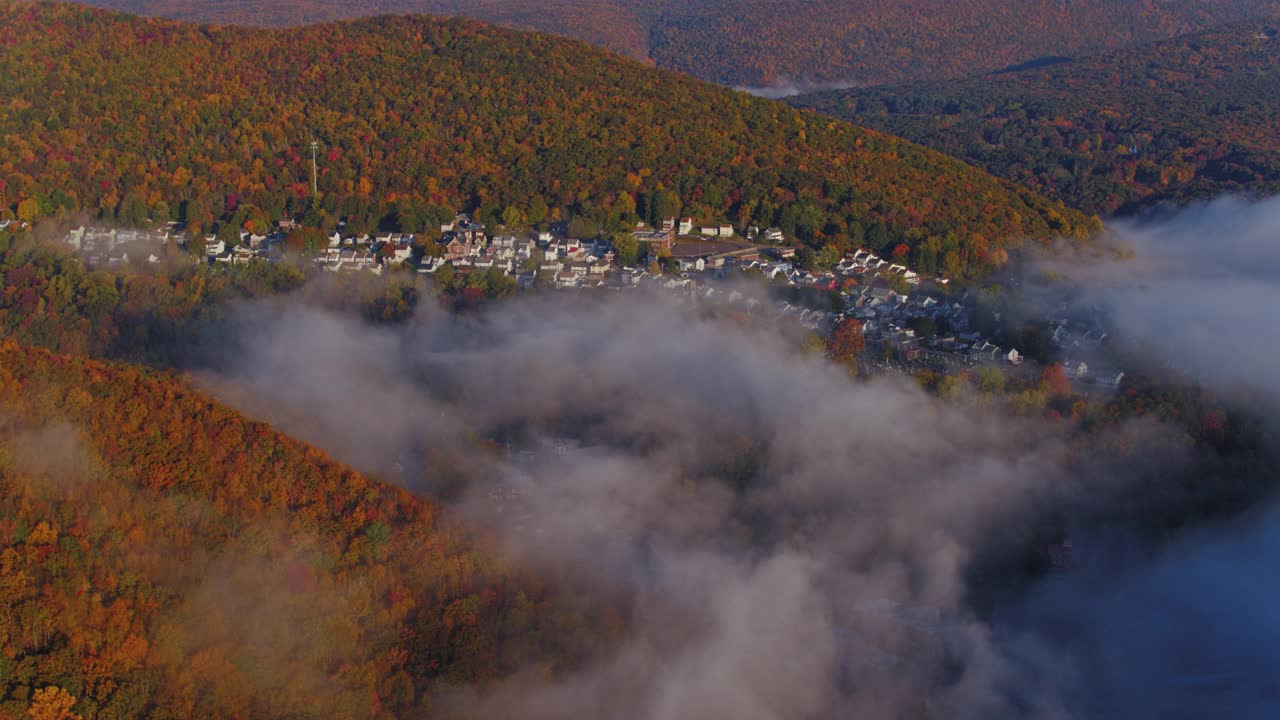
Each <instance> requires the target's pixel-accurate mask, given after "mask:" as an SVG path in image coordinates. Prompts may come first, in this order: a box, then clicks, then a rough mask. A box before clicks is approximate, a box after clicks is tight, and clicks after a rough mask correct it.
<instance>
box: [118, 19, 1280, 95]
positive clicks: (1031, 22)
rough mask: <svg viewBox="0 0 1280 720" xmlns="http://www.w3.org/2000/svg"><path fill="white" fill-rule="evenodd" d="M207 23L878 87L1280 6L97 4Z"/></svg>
mask: <svg viewBox="0 0 1280 720" xmlns="http://www.w3.org/2000/svg"><path fill="white" fill-rule="evenodd" d="M93 4H97V5H103V6H106V7H111V8H115V9H120V10H126V11H129V12H136V13H143V14H149V15H161V16H167V17H174V18H180V19H184V20H194V21H198V22H217V23H236V24H244V25H297V24H302V23H308V22H317V21H322V20H335V19H341V18H351V17H362V16H369V15H374V14H378V13H427V14H437V15H462V16H466V17H472V18H477V19H481V20H487V21H490V22H497V23H501V24H505V25H509V26H511V27H517V28H521V29H534V30H542V31H546V32H553V33H558V34H561V35H567V36H569V37H574V38H578V39H581V40H586V41H587V42H591V43H594V44H596V45H600V46H602V47H605V48H608V49H611V50H614V51H617V52H623V53H628V54H630V55H631V56H632V57H636V58H639V59H647V60H649V61H651V62H653V63H656V64H657V65H658V66H660V67H665V68H670V69H674V70H680V71H683V72H687V73H689V74H691V75H694V76H696V77H700V78H703V79H704V80H711V81H713V82H719V83H724V84H729V85H753V86H757V85H770V84H774V83H780V82H781V83H788V82H792V81H808V82H841V83H856V84H878V83H887V82H907V81H913V80H924V79H928V78H936V77H939V76H943V77H955V76H961V75H966V74H970V73H974V72H980V71H987V70H996V69H999V68H1001V67H1006V66H1010V65H1014V64H1017V63H1022V62H1026V61H1028V60H1032V59H1035V58H1038V57H1043V56H1047V55H1068V54H1071V55H1073V54H1077V53H1085V52H1096V51H1100V50H1106V49H1116V48H1122V47H1129V46H1132V45H1135V44H1138V43H1143V42H1149V41H1152V40H1156V39H1160V38H1167V37H1172V36H1174V35H1176V34H1180V33H1185V32H1191V31H1195V30H1198V29H1204V28H1207V27H1210V26H1212V25H1215V24H1219V23H1223V22H1230V21H1233V20H1240V19H1243V18H1246V17H1250V16H1252V15H1256V14H1258V13H1259V12H1265V11H1267V10H1274V9H1276V8H1277V7H1280V5H1278V4H1277V3H1276V2H1274V0H1233V1H1232V2H1207V1H1205V0H1071V1H1070V2H1065V1H1064V0H963V1H961V2H956V1H955V0H891V1H889V2H886V1H885V0H821V1H819V2H813V1H811V0H699V1H698V2H681V1H680V0H641V1H640V2H623V1H621V0H524V1H521V2H515V1H513V0H372V1H371V2H362V3H334V2H324V1H323V0H285V1H283V2H280V1H277V0H94V2H93Z"/></svg>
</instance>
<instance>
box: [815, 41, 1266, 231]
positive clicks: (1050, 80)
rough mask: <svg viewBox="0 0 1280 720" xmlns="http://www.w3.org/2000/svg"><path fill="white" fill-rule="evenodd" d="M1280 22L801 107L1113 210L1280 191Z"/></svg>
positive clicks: (827, 96)
mask: <svg viewBox="0 0 1280 720" xmlns="http://www.w3.org/2000/svg"><path fill="white" fill-rule="evenodd" d="M1277 29H1280V24H1277V20H1275V19H1273V20H1271V21H1269V22H1263V21H1250V22H1247V23H1242V24H1237V25H1232V26H1229V27H1226V28H1221V29H1217V30H1213V31H1209V32H1205V33H1200V34H1196V35H1189V36H1185V37H1180V38H1177V39H1175V40H1170V41H1166V42H1161V43H1156V44H1154V45H1150V46H1147V47H1143V48H1141V49H1138V50H1132V51H1127V52H1120V53H1112V54H1108V55H1102V56H1098V57H1094V58H1087V59H1082V60H1076V61H1063V62H1060V63H1057V64H1053V65H1049V66H1046V67H1041V68H1037V69H1030V70H1025V71H1022V72H1011V73H1002V74H999V75H994V76H983V77H974V78H969V79H965V80H956V81H950V82H937V83H922V84H918V85H909V86H903V87H885V88H872V89H866V90H848V91H840V92H831V93H820V94H815V95H810V96H803V97H799V98H796V99H794V103H795V104H797V105H799V106H801V107H807V108H813V109H816V110H819V111H822V112H825V113H830V114H834V115H838V116H841V117H844V118H848V119H851V120H853V121H855V122H858V123H862V124H866V125H870V126H873V127H877V128H880V129H882V130H885V131H888V132H892V133H895V134H899V135H902V136H904V137H908V138H910V139H912V140H915V141H917V142H922V143H924V144H926V145H929V146H931V147H934V148H937V149H939V150H942V151H944V152H947V153H950V154H953V155H956V156H958V157H962V158H964V159H966V160H969V161H970V162H973V163H976V164H978V165H980V166H982V167H985V168H986V169H988V170H990V171H991V172H993V173H996V174H997V175H1000V176H1002V177H1005V178H1006V179H1009V180H1013V181H1015V182H1018V183H1021V184H1024V185H1026V186H1028V187H1031V188H1032V189H1035V190H1037V191H1039V192H1043V193H1045V194H1047V195H1050V196H1051V197H1055V198H1057V199H1059V200H1062V201H1063V202H1065V203H1067V204H1068V205H1071V206H1073V207H1080V208H1084V209H1086V210H1088V211H1090V212H1096V213H1103V214H1109V213H1114V212H1117V211H1127V210H1136V209H1140V208H1141V207H1144V206H1147V205H1150V204H1152V203H1155V202H1160V201H1166V200H1168V201H1175V202H1185V201H1187V200H1190V199H1194V198H1204V197H1211V196H1214V195H1219V194H1221V193H1224V192H1257V193H1274V192H1276V191H1278V190H1280V73H1277V72H1276V69H1277V67H1280V37H1277Z"/></svg>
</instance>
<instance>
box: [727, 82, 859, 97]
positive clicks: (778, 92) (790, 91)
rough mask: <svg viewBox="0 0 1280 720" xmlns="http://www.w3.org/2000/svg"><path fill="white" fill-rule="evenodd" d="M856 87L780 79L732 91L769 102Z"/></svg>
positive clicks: (847, 83) (851, 84)
mask: <svg viewBox="0 0 1280 720" xmlns="http://www.w3.org/2000/svg"><path fill="white" fill-rule="evenodd" d="M858 86H859V83H857V82H854V81H852V80H835V81H826V82H819V81H816V80H790V79H786V78H780V79H778V80H775V81H774V82H771V83H769V84H768V85H739V86H737V87H735V88H734V90H737V91H739V92H744V93H748V94H750V95H755V96H756V97H762V98H768V99H770V100H781V99H782V98H788V97H793V96H795V95H807V94H809V93H819V92H829V91H832V90H848V89H849V88H853V87H858Z"/></svg>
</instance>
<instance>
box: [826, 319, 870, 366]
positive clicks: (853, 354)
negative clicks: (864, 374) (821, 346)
mask: <svg viewBox="0 0 1280 720" xmlns="http://www.w3.org/2000/svg"><path fill="white" fill-rule="evenodd" d="M866 349H867V339H866V338H865V337H864V336H863V334H862V321H861V320H855V319H853V318H849V319H846V320H841V321H840V324H838V325H836V327H835V329H834V330H832V331H831V335H830V336H829V337H828V338H827V357H830V358H831V359H832V360H835V361H837V362H843V363H851V362H853V361H855V360H856V359H857V358H858V356H859V355H861V354H862V351H864V350H866Z"/></svg>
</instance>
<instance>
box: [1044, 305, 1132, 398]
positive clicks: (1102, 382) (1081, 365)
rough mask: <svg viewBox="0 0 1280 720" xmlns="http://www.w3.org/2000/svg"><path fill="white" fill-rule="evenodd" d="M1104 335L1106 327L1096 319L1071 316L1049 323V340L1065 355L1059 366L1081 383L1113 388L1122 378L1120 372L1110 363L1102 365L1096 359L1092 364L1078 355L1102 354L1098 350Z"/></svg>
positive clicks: (1098, 355) (1097, 355)
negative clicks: (1109, 365) (1106, 365)
mask: <svg viewBox="0 0 1280 720" xmlns="http://www.w3.org/2000/svg"><path fill="white" fill-rule="evenodd" d="M1106 339H1107V332H1106V330H1104V329H1103V328H1102V326H1101V323H1100V322H1098V321H1096V320H1095V322H1092V323H1086V322H1080V321H1070V320H1055V321H1052V322H1050V323H1049V340H1050V341H1051V342H1052V343H1053V346H1054V347H1055V348H1057V350H1058V352H1059V353H1060V354H1061V355H1062V356H1063V357H1064V358H1066V359H1065V360H1063V362H1062V369H1063V371H1064V372H1065V373H1066V375H1067V377H1068V378H1070V379H1071V380H1072V381H1074V382H1076V383H1077V384H1080V385H1093V386H1096V387H1100V388H1103V389H1106V390H1115V389H1116V388H1119V387H1120V383H1121V382H1122V381H1123V380H1124V373H1123V372H1121V371H1119V370H1116V369H1115V368H1111V367H1102V366H1101V365H1099V364H1097V363H1095V365H1094V367H1092V368H1091V367H1089V364H1088V363H1087V362H1085V361H1084V360H1082V359H1081V358H1082V357H1101V356H1103V355H1104V354H1103V353H1102V352H1101V351H1102V347H1103V342H1104V341H1105V340H1106Z"/></svg>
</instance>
